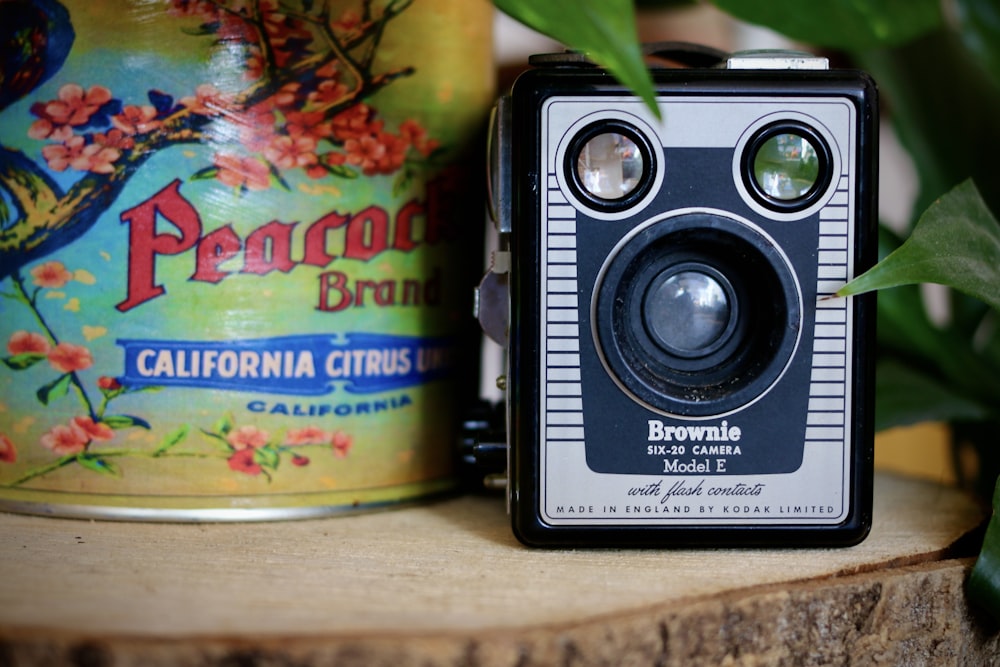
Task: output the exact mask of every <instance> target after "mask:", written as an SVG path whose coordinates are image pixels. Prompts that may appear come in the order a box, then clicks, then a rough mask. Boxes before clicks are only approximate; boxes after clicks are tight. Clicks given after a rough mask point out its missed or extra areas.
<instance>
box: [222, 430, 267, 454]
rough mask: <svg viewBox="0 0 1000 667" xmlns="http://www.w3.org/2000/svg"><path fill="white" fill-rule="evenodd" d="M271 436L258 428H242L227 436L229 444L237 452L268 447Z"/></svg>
mask: <svg viewBox="0 0 1000 667" xmlns="http://www.w3.org/2000/svg"><path fill="white" fill-rule="evenodd" d="M270 437H271V434H270V433H268V432H267V431H262V430H261V429H259V428H257V427H256V426H241V427H239V428H238V429H236V430H235V431H230V432H229V434H228V435H227V436H226V442H228V443H229V444H230V445H231V446H232V448H233V449H235V450H244V449H258V448H260V447H264V446H265V445H267V441H268V439H270Z"/></svg>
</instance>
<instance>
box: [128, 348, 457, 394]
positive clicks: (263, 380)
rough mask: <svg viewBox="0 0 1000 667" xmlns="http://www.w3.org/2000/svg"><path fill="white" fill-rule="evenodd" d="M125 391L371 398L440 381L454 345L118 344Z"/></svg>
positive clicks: (450, 362)
mask: <svg viewBox="0 0 1000 667" xmlns="http://www.w3.org/2000/svg"><path fill="white" fill-rule="evenodd" d="M117 343H118V345H120V346H121V347H122V348H123V349H124V351H125V372H124V374H123V375H122V376H121V377H119V378H118V380H119V381H120V382H121V384H122V385H124V386H126V387H150V386H158V387H203V388H206V389H223V390H231V391H244V392H257V393H266V394H287V395H297V396H321V395H324V394H329V393H332V392H334V391H337V390H338V387H339V388H342V390H343V391H346V392H348V393H352V394H372V393H376V392H383V391H390V390H394V389H400V388H403V387H410V386H414V385H419V384H424V383H426V382H431V381H433V380H436V379H439V378H442V377H446V376H448V375H449V374H450V373H451V370H452V366H453V361H454V358H453V349H454V343H455V341H454V340H453V339H451V338H420V337H413V336H392V335H384V334H371V333H349V334H330V335H303V336H281V337H275V338H259V339H253V340H236V341H231V340H230V341H178V340H143V339H119V340H118V341H117Z"/></svg>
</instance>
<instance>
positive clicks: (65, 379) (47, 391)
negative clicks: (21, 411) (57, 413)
mask: <svg viewBox="0 0 1000 667" xmlns="http://www.w3.org/2000/svg"><path fill="white" fill-rule="evenodd" d="M70 380H71V376H70V374H69V373H66V374H65V375H60V376H59V377H57V378H56V379H55V380H53V381H52V382H50V383H48V384H47V385H45V386H44V387H42V388H41V389H39V390H38V392H37V393H36V394H35V395H36V396H38V400H39V401H40V402H41V404H42V405H48V404H49V403H50V402H51V401H54V400H56V399H57V398H62V397H63V396H65V395H66V392H68V391H69V385H70Z"/></svg>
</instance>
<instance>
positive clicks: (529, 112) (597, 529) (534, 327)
mask: <svg viewBox="0 0 1000 667" xmlns="http://www.w3.org/2000/svg"><path fill="white" fill-rule="evenodd" d="M653 76H654V82H655V84H656V90H657V96H658V98H660V99H669V98H671V97H687V98H691V97H698V96H711V97H722V98H725V97H732V98H733V99H734V100H738V99H740V98H750V97H759V98H767V99H781V98H788V99H790V100H791V99H794V100H796V101H797V102H801V100H803V99H808V98H813V97H815V98H840V99H843V100H847V101H849V103H850V104H851V105H853V107H854V108H855V110H856V118H857V141H856V145H855V146H854V147H853V148H852V151H851V152H852V154H853V155H854V156H855V160H854V164H852V165H849V168H850V169H851V170H852V171H853V173H854V174H855V177H856V183H857V187H856V193H855V194H856V196H855V203H854V210H853V211H852V214H853V219H854V220H855V223H856V224H855V238H856V243H855V246H854V248H853V249H852V252H853V256H852V257H851V265H852V267H853V269H854V273H855V274H858V273H860V272H862V271H863V270H865V269H866V268H868V267H870V266H871V265H873V264H874V262H875V260H876V239H877V228H876V221H877V211H876V202H877V196H876V192H877V169H876V159H877V148H876V147H877V131H878V121H877V92H876V87H875V84H874V83H873V82H872V81H871V79H870V78H868V77H867V75H865V74H864V73H861V72H857V71H853V70H836V69H834V70H794V69H791V70H768V69H752V70H729V69H659V70H654V71H653ZM627 95H629V92H628V91H627V90H626V89H624V88H623V87H622V86H621V85H620V84H618V83H617V82H616V81H615V80H614V79H612V78H611V76H610V75H608V74H607V73H605V72H603V71H602V70H600V69H597V68H595V67H593V66H591V65H589V64H586V63H581V62H579V61H573V60H570V61H568V62H566V63H564V64H561V65H559V66H551V65H550V66H545V67H539V68H536V69H533V70H529V71H528V72H526V73H524V74H522V75H521V77H520V78H519V79H518V80H517V82H516V83H515V85H514V88H513V91H512V94H511V95H510V98H509V100H508V101H507V102H508V104H509V113H510V115H509V128H507V129H508V130H509V139H510V155H509V160H510V164H509V169H507V173H509V174H510V179H511V182H510V184H509V185H510V197H511V210H512V211H513V214H512V216H511V218H512V220H511V230H510V234H509V244H510V245H509V252H510V258H511V259H510V261H511V270H510V294H511V303H512V307H511V312H510V328H509V343H508V362H507V363H508V369H507V389H506V391H507V405H508V424H507V429H508V442H509V445H510V452H509V467H508V474H509V484H508V494H509V502H510V508H511V514H512V526H513V529H514V532H515V534H516V536H517V537H518V539H520V540H521V541H522V542H524V543H525V544H528V545H532V546H553V547H554V546H560V547H570V546H572V547H594V546H658V547H664V546H666V547H679V546H685V547H686V546H782V547H807V546H847V545H852V544H856V543H858V542H859V541H861V540H863V539H864V537H865V536H866V535H867V534H868V532H869V530H870V527H871V519H872V517H871V512H872V484H873V472H872V463H873V451H872V449H873V448H872V439H873V411H874V408H873V405H874V342H875V297H874V295H863V296H860V297H852V298H851V299H850V306H849V307H850V308H851V309H852V311H853V322H854V332H853V336H854V343H855V344H854V348H853V352H854V353H853V356H852V357H851V359H850V360H849V363H850V365H851V371H852V373H851V377H852V378H853V385H852V386H851V387H850V389H849V391H850V393H851V404H852V406H853V413H852V419H851V423H850V424H849V425H848V428H849V431H850V433H849V436H848V438H849V441H850V454H849V459H850V461H849V469H848V470H847V472H846V474H847V475H849V478H850V479H849V484H848V488H849V494H848V495H849V497H848V498H846V499H845V501H846V502H847V503H848V505H849V507H850V510H849V513H848V515H847V517H846V518H845V519H844V520H843V521H841V522H839V523H836V524H820V523H816V524H766V523H761V524H746V523H740V524H733V525H726V524H719V523H717V522H716V523H707V524H705V525H691V524H685V525H616V524H587V523H582V524H580V525H552V524H550V523H548V522H546V520H545V519H544V518H543V517H542V515H541V513H540V511H539V507H540V503H541V493H542V491H541V489H542V480H541V463H540V460H539V457H540V435H539V431H540V423H539V415H538V406H539V405H540V403H541V401H542V400H543V397H542V396H541V395H540V392H539V388H538V387H539V382H538V376H539V373H540V372H541V370H540V368H539V359H538V357H539V350H540V339H541V336H542V333H541V327H542V318H541V317H540V309H541V303H540V301H541V299H540V295H539V287H538V285H539V281H540V280H541V276H540V266H541V259H540V257H539V252H540V248H541V240H540V231H539V230H540V219H541V215H542V211H541V199H540V197H539V190H540V188H542V187H544V184H543V183H542V182H541V181H542V179H543V178H544V174H542V173H540V167H539V164H538V159H539V158H538V143H539V138H538V132H539V125H540V123H541V116H540V110H541V108H542V105H543V104H544V103H545V102H546V100H549V99H551V98H558V97H574V98H587V97H592V98H594V99H599V98H601V97H610V98H614V97H620V96H627ZM772 130H773V128H768V129H766V130H764V131H762V132H761V133H759V136H758V137H757V139H758V140H764V139H766V138H767V137H768V136H771V135H772V134H773V133H774V132H773V131H772ZM806 131H808V128H807V129H806ZM816 143H817V145H819V146H822V143H823V142H822V141H817V142H816ZM828 178H829V174H821V176H820V180H823V179H828ZM746 186H747V187H748V189H753V184H752V183H749V182H746ZM643 194H644V193H641V194H640V195H637V196H636V198H638V197H639V196H643ZM754 196H755V198H758V200H759V201H761V202H762V204H763V205H770V203H769V202H768V201H767V197H766V196H765V195H763V194H760V193H755V194H754ZM810 196H811V195H809V194H807V195H806V200H804V201H805V203H804V204H802V203H801V202H794V203H792V204H786V203H783V202H777V203H773V206H774V210H776V211H796V210H801V209H803V208H806V207H807V206H808V205H809V204H810V203H811V200H809V197H810ZM616 207H617V204H613V205H610V206H607V207H605V208H606V209H614V208H616ZM595 210H602V209H601V204H600V203H598V205H596V206H595Z"/></svg>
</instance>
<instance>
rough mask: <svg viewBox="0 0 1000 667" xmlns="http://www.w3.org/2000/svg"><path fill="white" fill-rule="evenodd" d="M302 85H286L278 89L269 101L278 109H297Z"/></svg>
mask: <svg viewBox="0 0 1000 667" xmlns="http://www.w3.org/2000/svg"><path fill="white" fill-rule="evenodd" d="M301 87H302V84H300V83H296V82H294V81H293V82H292V83H286V84H285V85H283V86H282V87H281V88H279V89H278V92H276V93H275V94H274V95H271V97H270V99H269V100H268V101H269V103H270V104H271V105H273V106H274V107H275V108H278V109H288V108H292V109H296V108H298V107H299V89H300V88H301Z"/></svg>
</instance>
